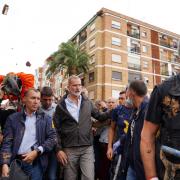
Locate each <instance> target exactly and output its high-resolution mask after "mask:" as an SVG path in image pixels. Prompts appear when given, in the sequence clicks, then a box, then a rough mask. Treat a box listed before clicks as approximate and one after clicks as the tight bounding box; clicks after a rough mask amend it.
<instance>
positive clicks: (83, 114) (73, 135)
mask: <svg viewBox="0 0 180 180" xmlns="http://www.w3.org/2000/svg"><path fill="white" fill-rule="evenodd" d="M66 97H67V96H64V97H63V98H62V99H61V101H60V102H59V104H58V105H57V107H56V111H55V115H54V125H55V129H56V131H57V136H58V146H57V148H56V151H59V150H62V149H63V148H67V147H78V146H89V145H92V143H93V135H92V130H91V128H92V121H91V116H92V117H93V118H95V119H97V120H101V121H103V120H106V119H108V118H111V113H110V112H104V113H100V112H99V111H98V109H97V108H96V107H95V106H94V104H93V103H92V102H91V101H90V100H89V99H88V98H87V97H85V96H82V101H81V107H80V114H79V121H78V122H77V121H76V120H75V119H74V118H73V117H72V116H71V114H70V113H69V112H68V110H67V108H66V103H65V99H66Z"/></svg>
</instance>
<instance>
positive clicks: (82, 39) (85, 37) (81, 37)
mask: <svg viewBox="0 0 180 180" xmlns="http://www.w3.org/2000/svg"><path fill="white" fill-rule="evenodd" d="M86 39H87V32H86V29H85V30H83V31H82V32H81V33H80V34H79V44H82V43H83V42H84V41H85V40H86Z"/></svg>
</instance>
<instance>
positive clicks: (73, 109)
mask: <svg viewBox="0 0 180 180" xmlns="http://www.w3.org/2000/svg"><path fill="white" fill-rule="evenodd" d="M81 101H82V96H81V95H80V97H79V99H78V105H77V104H75V103H74V102H73V101H72V100H71V99H70V98H68V96H67V98H66V99H65V103H66V108H67V110H68V111H69V113H70V114H71V116H72V117H73V118H74V119H75V120H76V121H77V122H79V112H80V107H81Z"/></svg>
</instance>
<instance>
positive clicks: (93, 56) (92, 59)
mask: <svg viewBox="0 0 180 180" xmlns="http://www.w3.org/2000/svg"><path fill="white" fill-rule="evenodd" d="M95 61H96V57H95V54H93V55H92V56H91V57H90V60H89V63H90V64H93V63H95Z"/></svg>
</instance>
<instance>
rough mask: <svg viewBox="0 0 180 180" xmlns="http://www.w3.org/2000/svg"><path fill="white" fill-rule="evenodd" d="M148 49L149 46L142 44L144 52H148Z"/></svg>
mask: <svg viewBox="0 0 180 180" xmlns="http://www.w3.org/2000/svg"><path fill="white" fill-rule="evenodd" d="M147 50H148V48H147V46H145V45H143V46H142V51H143V52H144V53H147Z"/></svg>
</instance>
